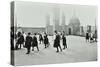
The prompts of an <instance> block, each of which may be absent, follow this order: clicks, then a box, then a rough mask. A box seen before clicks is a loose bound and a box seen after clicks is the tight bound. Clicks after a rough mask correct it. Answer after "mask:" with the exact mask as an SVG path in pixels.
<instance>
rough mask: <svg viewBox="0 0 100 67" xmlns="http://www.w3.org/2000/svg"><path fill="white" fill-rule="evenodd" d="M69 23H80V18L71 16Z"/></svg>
mask: <svg viewBox="0 0 100 67" xmlns="http://www.w3.org/2000/svg"><path fill="white" fill-rule="evenodd" d="M69 25H80V20H79V19H78V18H77V17H72V18H71V19H70V23H69Z"/></svg>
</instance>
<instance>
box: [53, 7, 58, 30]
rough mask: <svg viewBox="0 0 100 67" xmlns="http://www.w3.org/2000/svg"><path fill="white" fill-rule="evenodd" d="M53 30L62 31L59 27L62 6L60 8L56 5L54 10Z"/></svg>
mask: <svg viewBox="0 0 100 67" xmlns="http://www.w3.org/2000/svg"><path fill="white" fill-rule="evenodd" d="M53 13H54V14H53V22H54V24H53V31H54V30H57V31H60V29H59V23H60V8H58V7H57V6H56V7H54V12H53Z"/></svg>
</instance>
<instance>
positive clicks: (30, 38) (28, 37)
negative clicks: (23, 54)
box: [25, 36, 32, 48]
mask: <svg viewBox="0 0 100 67" xmlns="http://www.w3.org/2000/svg"><path fill="white" fill-rule="evenodd" d="M31 43H32V37H31V36H26V41H25V47H26V48H29V47H31Z"/></svg>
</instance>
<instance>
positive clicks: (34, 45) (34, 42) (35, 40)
mask: <svg viewBox="0 0 100 67" xmlns="http://www.w3.org/2000/svg"><path fill="white" fill-rule="evenodd" d="M34 47H36V48H37V50H38V51H39V48H38V41H37V37H36V33H34V36H33V39H32V51H34Z"/></svg>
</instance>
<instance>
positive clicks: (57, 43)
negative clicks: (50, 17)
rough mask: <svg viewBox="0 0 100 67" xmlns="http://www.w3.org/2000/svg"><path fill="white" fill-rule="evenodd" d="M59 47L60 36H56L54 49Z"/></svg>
mask: <svg viewBox="0 0 100 67" xmlns="http://www.w3.org/2000/svg"><path fill="white" fill-rule="evenodd" d="M58 46H60V35H56V38H55V40H54V47H58Z"/></svg>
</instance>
